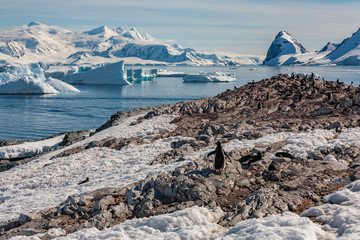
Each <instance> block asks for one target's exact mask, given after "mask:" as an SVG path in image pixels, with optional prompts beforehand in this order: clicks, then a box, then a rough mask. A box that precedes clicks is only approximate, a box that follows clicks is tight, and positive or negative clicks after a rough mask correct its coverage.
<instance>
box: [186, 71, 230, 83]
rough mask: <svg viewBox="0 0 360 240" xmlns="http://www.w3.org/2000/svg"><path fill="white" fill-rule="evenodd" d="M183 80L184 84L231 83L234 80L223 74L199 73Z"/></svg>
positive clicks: (187, 76)
mask: <svg viewBox="0 0 360 240" xmlns="http://www.w3.org/2000/svg"><path fill="white" fill-rule="evenodd" d="M183 80H184V82H233V81H235V80H236V78H235V77H234V76H232V75H231V74H227V73H224V72H211V73H204V72H200V73H199V74H189V75H186V76H184V78H183Z"/></svg>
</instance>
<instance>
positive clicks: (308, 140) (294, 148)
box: [282, 129, 335, 158]
mask: <svg viewBox="0 0 360 240" xmlns="http://www.w3.org/2000/svg"><path fill="white" fill-rule="evenodd" d="M334 137H335V131H333V130H321V129H315V130H312V131H308V132H306V133H297V134H293V135H292V136H290V137H289V138H288V139H287V140H286V144H285V146H284V147H283V148H282V150H283V151H286V152H289V153H291V154H293V155H294V156H295V157H300V158H306V157H307V156H308V152H311V151H314V150H317V149H319V148H320V147H322V146H324V145H325V144H327V143H328V139H331V138H334Z"/></svg>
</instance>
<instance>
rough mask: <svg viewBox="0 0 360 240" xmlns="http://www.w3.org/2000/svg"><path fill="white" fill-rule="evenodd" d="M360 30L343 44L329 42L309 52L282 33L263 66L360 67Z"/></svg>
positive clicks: (271, 47) (276, 39) (288, 35)
mask: <svg viewBox="0 0 360 240" xmlns="http://www.w3.org/2000/svg"><path fill="white" fill-rule="evenodd" d="M359 45H360V29H359V30H358V31H357V32H355V33H354V34H353V35H352V36H351V37H349V38H346V39H345V40H344V41H343V42H342V43H341V44H336V43H331V42H328V43H327V44H326V45H325V46H324V47H323V48H322V49H321V50H319V51H315V52H308V51H306V50H305V48H304V47H303V46H302V45H301V44H300V43H298V42H297V41H296V40H295V39H293V38H292V37H291V36H290V34H288V33H286V32H284V31H282V32H280V33H279V34H278V35H277V36H276V38H275V40H274V41H273V42H272V44H271V46H270V48H269V50H268V52H267V56H266V59H265V60H264V62H263V64H264V65H268V66H281V65H285V66H289V65H329V64H336V65H360V46H359Z"/></svg>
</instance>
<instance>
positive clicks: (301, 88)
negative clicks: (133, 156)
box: [0, 75, 360, 239]
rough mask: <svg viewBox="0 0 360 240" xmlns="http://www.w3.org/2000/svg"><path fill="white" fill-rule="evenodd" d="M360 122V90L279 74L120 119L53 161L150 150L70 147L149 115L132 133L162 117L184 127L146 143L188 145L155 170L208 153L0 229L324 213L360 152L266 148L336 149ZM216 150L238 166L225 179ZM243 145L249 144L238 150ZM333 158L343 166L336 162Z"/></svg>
mask: <svg viewBox="0 0 360 240" xmlns="http://www.w3.org/2000/svg"><path fill="white" fill-rule="evenodd" d="M359 113H360V89H359V88H356V87H354V86H352V85H346V84H345V83H342V82H328V81H324V80H322V79H315V78H314V77H312V76H311V75H310V76H306V77H301V76H294V75H293V76H286V75H277V76H273V77H272V78H270V79H264V80H261V81H259V82H252V83H248V84H247V85H245V86H243V87H240V88H236V87H235V88H234V90H227V91H226V92H223V93H221V94H219V95H217V96H215V97H213V98H201V99H198V100H193V101H187V102H182V103H178V104H173V105H163V106H158V107H149V108H143V109H136V110H133V111H126V112H118V113H116V114H114V115H113V116H111V119H110V120H109V121H108V122H107V123H105V124H104V125H102V126H101V127H99V128H98V129H97V130H96V131H95V132H94V133H90V134H89V133H88V132H80V133H68V134H67V135H65V137H64V140H63V143H62V146H61V147H59V148H57V150H59V149H61V148H64V147H66V149H65V150H64V151H62V152H61V153H60V154H57V155H55V156H53V157H52V159H55V160H56V159H57V158H60V157H64V156H70V155H73V154H77V153H79V152H82V151H84V150H85V149H91V148H109V149H115V150H118V151H121V149H122V148H123V147H125V146H136V145H142V144H144V141H143V140H142V139H140V138H136V137H135V138H134V137H132V138H104V139H102V140H100V141H92V142H90V143H87V144H86V145H85V144H84V145H81V146H77V147H74V148H72V147H71V146H72V144H74V143H76V142H79V141H81V140H84V139H85V138H87V137H88V135H91V136H92V135H96V134H97V133H100V132H101V131H103V130H105V129H107V128H109V127H112V126H115V125H117V124H119V123H120V122H121V121H123V120H124V119H127V118H129V117H134V116H138V115H141V116H140V117H138V118H137V120H136V121H134V122H132V123H131V124H130V125H132V126H136V125H138V124H140V123H142V122H145V121H148V120H149V119H152V118H154V117H157V116H161V115H170V114H171V115H175V116H176V118H175V119H174V120H173V121H172V124H175V125H176V127H175V128H174V130H171V131H163V132H161V133H160V134H158V135H157V136H156V137H154V138H151V139H148V140H147V141H150V142H152V141H156V140H159V139H166V138H169V137H175V136H181V137H183V139H182V140H179V141H173V142H171V150H169V151H166V152H164V153H162V154H160V155H158V156H156V157H155V158H154V159H152V161H150V162H149V163H148V164H149V165H157V164H163V165H167V164H169V163H171V162H174V161H175V162H182V161H184V160H185V158H186V157H187V156H188V155H191V154H193V153H197V152H202V151H203V152H204V154H199V155H197V157H196V160H194V161H191V162H189V163H186V164H184V165H183V166H180V167H177V168H176V169H175V170H174V171H172V172H169V173H163V174H161V175H158V176H151V177H148V178H145V179H143V180H141V181H139V182H136V183H133V184H130V185H128V186H125V187H119V188H105V189H99V190H97V191H94V192H91V193H87V194H84V195H81V196H69V197H68V198H67V199H66V200H65V201H64V202H62V203H61V204H59V205H58V206H57V207H54V208H49V209H46V210H41V211H36V212H33V213H29V214H22V215H20V217H19V218H18V219H12V220H8V221H5V222H1V223H0V238H2V239H8V238H10V237H13V236H17V235H28V236H30V235H34V234H39V233H44V234H45V235H44V236H43V238H42V239H51V238H53V237H54V236H51V234H48V235H46V232H47V231H48V230H49V229H52V228H59V229H62V231H63V232H62V233H63V235H65V234H69V233H72V232H74V231H77V230H80V229H84V228H90V227H96V228H98V229H100V230H101V229H104V228H107V227H110V226H114V225H116V224H119V223H121V222H123V221H125V220H127V219H134V218H143V217H149V216H156V215H160V214H164V213H171V212H175V211H178V210H181V209H185V208H188V207H192V206H202V207H207V208H210V209H213V208H215V207H220V208H221V210H222V211H224V215H223V216H222V217H221V219H219V221H218V224H220V225H221V226H224V227H227V228H228V227H231V226H234V225H235V224H237V223H238V222H240V221H243V220H246V219H249V218H262V217H265V216H267V215H270V214H278V213H283V212H285V211H290V212H294V213H296V214H301V213H303V212H304V211H305V210H307V209H309V208H310V207H313V206H319V205H322V204H323V202H322V199H323V197H324V196H326V195H329V194H331V193H334V192H336V191H337V190H339V189H340V188H342V187H344V186H345V185H347V184H349V183H351V182H353V181H355V180H359V179H360V147H358V146H356V144H350V145H344V146H342V147H339V146H336V147H322V148H320V149H308V151H306V152H305V153H302V154H297V155H292V154H289V153H287V151H285V150H286V144H288V143H287V142H286V141H285V140H281V139H280V138H279V139H280V140H279V139H276V140H274V141H270V142H269V141H265V140H262V139H265V136H268V135H269V134H274V135H276V134H278V135H279V134H283V133H286V134H292V135H294V136H302V135H301V134H303V137H304V138H306V137H307V136H308V135H306V134H310V132H311V131H315V130H316V131H317V130H319V131H323V132H325V133H326V134H327V135H326V136H327V137H326V140H327V141H332V140H336V139H337V138H338V137H339V134H341V132H342V131H344V130H346V129H349V128H354V127H358V126H359V125H360V121H359V119H360V115H359ZM315 135H316V133H315ZM217 141H221V142H223V143H224V144H228V145H227V146H228V148H227V149H229V150H228V154H229V156H230V158H231V160H230V161H227V164H226V167H225V169H224V171H223V172H222V173H221V174H215V173H214V172H213V170H212V165H211V161H212V158H210V157H206V151H208V149H209V148H211V147H214V146H215V143H216V142H217ZM239 141H248V143H249V144H248V145H246V147H237V145H236V144H238V143H239ZM250 143H251V144H250ZM231 146H233V147H231ZM284 149H285V150H284ZM258 152H261V158H260V159H257V158H255V157H254V156H257V153H258ZM285 153H287V154H285ZM331 156H332V157H333V158H335V159H342V162H341V163H340V162H339V161H336V160H334V161H333V160H332V157H331ZM37 157H38V156H37ZM37 157H33V158H32V159H36V158H37ZM330 158H331V159H330ZM32 159H31V160H32ZM329 159H330V160H329ZM0 167H1V166H0ZM44 167H46V166H44ZM312 220H314V221H315V219H312Z"/></svg>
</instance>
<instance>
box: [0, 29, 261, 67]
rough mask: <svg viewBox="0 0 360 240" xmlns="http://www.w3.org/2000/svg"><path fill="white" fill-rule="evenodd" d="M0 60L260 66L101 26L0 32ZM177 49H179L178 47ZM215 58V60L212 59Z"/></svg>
mask: <svg viewBox="0 0 360 240" xmlns="http://www.w3.org/2000/svg"><path fill="white" fill-rule="evenodd" d="M0 33H1V34H0V59H2V60H7V61H13V62H21V63H30V62H34V61H43V62H46V63H49V64H91V65H93V64H103V63H112V62H117V61H121V60H125V62H126V63H127V64H130V65H131V64H142V65H146V64H161V65H166V64H172V65H173V64H175V65H178V64H180V65H202V66H208V65H219V66H227V65H240V64H260V63H261V61H262V59H261V57H257V56H254V57H246V56H242V55H238V56H235V57H234V56H232V57H229V56H226V55H221V54H215V53H210V54H207V53H201V52H197V51H196V50H194V49H192V48H179V47H176V46H172V45H169V44H165V43H162V42H160V41H159V40H157V39H156V38H154V37H152V36H151V35H150V34H148V33H141V32H139V31H138V30H137V29H136V28H134V27H133V28H130V30H126V29H125V28H124V27H122V26H119V27H117V28H116V29H113V28H110V27H108V26H105V25H104V26H101V27H97V28H94V29H91V30H89V31H84V32H74V31H70V30H67V29H63V28H61V27H58V26H49V25H46V24H42V23H40V22H30V23H29V24H27V25H23V26H21V27H17V28H13V29H10V30H4V31H0ZM178 46H179V45H178ZM213 54H215V55H216V57H214V56H213Z"/></svg>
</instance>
